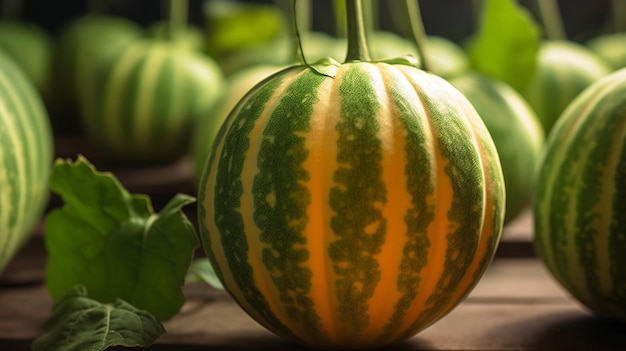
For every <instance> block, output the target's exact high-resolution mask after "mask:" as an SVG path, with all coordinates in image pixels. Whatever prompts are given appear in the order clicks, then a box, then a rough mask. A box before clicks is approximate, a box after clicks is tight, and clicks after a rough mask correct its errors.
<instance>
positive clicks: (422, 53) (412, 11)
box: [405, 0, 432, 71]
mask: <svg viewBox="0 0 626 351" xmlns="http://www.w3.org/2000/svg"><path fill="white" fill-rule="evenodd" d="M405 3H406V9H407V12H408V14H409V21H410V23H411V34H412V35H413V39H414V40H415V45H416V46H417V55H418V58H419V60H420V62H421V63H422V69H423V70H425V71H428V70H429V68H430V67H432V66H431V65H430V57H429V56H428V48H427V43H426V30H425V29H424V22H423V21H422V13H421V11H420V7H419V1H418V0H406V1H405Z"/></svg>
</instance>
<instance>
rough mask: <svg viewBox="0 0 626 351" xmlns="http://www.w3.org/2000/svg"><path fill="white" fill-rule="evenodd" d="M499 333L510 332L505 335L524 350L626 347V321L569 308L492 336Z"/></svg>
mask: <svg viewBox="0 0 626 351" xmlns="http://www.w3.org/2000/svg"><path fill="white" fill-rule="evenodd" d="M496 333H499V334H500V335H502V334H509V337H505V338H504V339H507V340H508V341H509V342H511V343H512V344H515V345H516V346H517V345H519V346H521V348H522V349H523V350H541V351H543V350H549V351H583V350H584V351H587V350H589V351H624V350H626V323H619V322H616V321H611V320H607V319H604V318H600V317H596V316H593V315H591V314H581V313H577V312H570V311H568V312H559V313H555V314H543V315H541V316H538V317H536V318H531V319H528V320H525V321H523V322H519V323H511V324H507V325H503V326H501V327H499V328H497V329H496V330H493V331H491V332H490V334H491V337H494V338H495V337H496V336H495V334H496ZM522 333H523V334H522ZM488 337H489V336H488ZM500 339H503V338H502V337H500Z"/></svg>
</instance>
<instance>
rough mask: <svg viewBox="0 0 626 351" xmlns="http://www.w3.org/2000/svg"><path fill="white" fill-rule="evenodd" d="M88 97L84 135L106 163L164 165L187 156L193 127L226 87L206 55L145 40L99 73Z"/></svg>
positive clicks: (162, 42)
mask: <svg viewBox="0 0 626 351" xmlns="http://www.w3.org/2000/svg"><path fill="white" fill-rule="evenodd" d="M99 69H100V70H99V72H98V74H99V76H98V77H99V78H100V79H94V80H93V82H94V84H92V85H91V87H90V89H88V91H87V92H86V94H87V95H88V97H89V98H88V99H87V100H88V101H87V103H86V107H85V113H84V114H83V124H84V127H85V130H86V134H87V136H88V138H89V140H90V141H92V143H93V145H94V146H96V147H97V149H98V150H100V152H101V153H102V155H103V156H104V157H106V158H108V159H111V160H114V161H118V162H122V163H127V162H128V163H130V162H135V163H137V164H144V163H145V164H147V163H166V162H171V161H174V160H176V159H178V158H180V157H181V156H183V155H185V154H186V153H187V152H188V151H189V148H190V147H191V145H190V139H191V133H192V128H194V126H195V125H196V123H198V118H201V117H202V116H205V115H206V114H207V111H208V110H209V109H210V108H211V106H212V105H213V103H214V101H215V99H216V97H217V96H218V93H219V92H220V90H221V89H222V87H223V75H222V72H221V71H220V69H219V67H218V66H217V64H216V63H215V62H214V61H213V60H212V59H211V58H209V57H208V56H206V55H204V54H201V53H198V52H194V51H192V50H181V49H180V47H179V46H178V45H176V44H175V43H172V42H169V41H166V40H158V39H147V40H140V41H136V42H134V43H132V44H131V45H128V46H126V47H125V48H124V49H123V50H121V51H120V52H119V53H118V54H117V56H116V57H115V58H114V59H112V60H109V61H108V62H106V64H105V67H100V68H99Z"/></svg>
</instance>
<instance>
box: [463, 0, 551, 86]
mask: <svg viewBox="0 0 626 351" xmlns="http://www.w3.org/2000/svg"><path fill="white" fill-rule="evenodd" d="M540 43H541V31H540V26H539V25H538V24H537V23H536V21H535V20H534V19H533V18H532V16H531V14H530V13H529V12H528V11H527V10H526V9H525V8H523V7H522V6H521V5H519V4H518V3H517V2H516V1H515V0H484V1H483V8H482V18H481V22H480V28H479V31H478V33H477V34H476V35H474V36H473V37H472V38H470V40H469V42H468V43H467V51H468V55H469V59H470V65H471V66H472V68H473V69H474V70H476V71H478V72H481V73H483V74H484V75H486V76H489V77H492V78H495V79H499V80H501V81H504V82H506V83H508V84H509V85H510V86H512V87H513V88H515V89H517V90H518V91H523V90H524V88H525V87H526V86H527V85H528V83H529V82H530V79H531V78H532V75H533V72H534V70H535V65H536V60H537V52H538V50H539V45H540Z"/></svg>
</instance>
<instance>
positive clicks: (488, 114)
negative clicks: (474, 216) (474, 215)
mask: <svg viewBox="0 0 626 351" xmlns="http://www.w3.org/2000/svg"><path fill="white" fill-rule="evenodd" d="M450 83H452V85H454V86H455V87H456V88H457V89H459V90H460V91H461V93H463V95H465V97H466V98H468V100H469V101H470V102H471V103H472V105H474V107H475V108H476V111H478V114H479V115H480V117H481V118H482V119H483V121H484V122H485V125H486V126H487V129H489V133H490V134H491V137H492V138H493V141H494V143H495V144H496V149H497V150H498V155H499V156H500V163H501V164H502V173H503V174H504V182H505V184H506V216H505V224H506V223H508V222H510V221H512V220H514V219H515V218H517V217H518V216H519V215H520V214H521V213H522V211H524V210H526V209H528V208H529V207H530V204H531V197H532V193H533V190H534V186H535V172H536V170H537V167H538V166H539V159H540V157H541V153H542V151H543V144H544V141H545V132H544V130H543V127H542V126H541V122H540V121H539V118H538V117H537V114H536V113H535V112H534V111H533V109H532V108H531V107H530V106H529V105H528V102H527V101H526V100H525V99H524V98H523V97H522V96H521V95H520V94H519V93H518V92H517V91H516V90H514V89H513V88H512V87H510V86H509V85H507V84H506V83H504V82H501V81H498V80H495V79H491V78H489V77H486V76H484V75H482V74H480V73H477V72H467V73H465V74H462V75H460V76H457V77H455V78H452V79H451V80H450Z"/></svg>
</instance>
